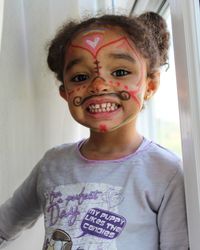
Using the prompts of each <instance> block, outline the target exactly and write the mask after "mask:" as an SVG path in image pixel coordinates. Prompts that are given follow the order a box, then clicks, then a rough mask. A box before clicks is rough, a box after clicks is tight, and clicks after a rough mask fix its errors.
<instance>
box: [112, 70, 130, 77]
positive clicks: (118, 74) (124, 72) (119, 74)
mask: <svg viewBox="0 0 200 250" xmlns="http://www.w3.org/2000/svg"><path fill="white" fill-rule="evenodd" d="M130 73H131V72H130V71H127V70H124V69H118V70H115V71H114V72H112V74H111V75H113V76H115V77H122V76H126V75H129V74H130Z"/></svg>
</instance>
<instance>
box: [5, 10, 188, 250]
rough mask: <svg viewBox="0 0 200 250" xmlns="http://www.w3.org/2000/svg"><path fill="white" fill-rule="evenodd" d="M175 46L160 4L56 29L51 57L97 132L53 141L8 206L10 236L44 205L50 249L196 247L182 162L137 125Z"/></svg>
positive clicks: (79, 115)
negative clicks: (190, 229)
mask: <svg viewBox="0 0 200 250" xmlns="http://www.w3.org/2000/svg"><path fill="white" fill-rule="evenodd" d="M168 47H169V33H168V32H167V29H166V23H165V21H164V19H163V18H162V17H161V16H159V15H157V14H155V13H152V12H147V13H144V14H143V15H141V16H139V17H127V16H117V15H104V16H100V17H96V18H91V19H87V20H84V21H82V22H80V23H75V22H69V23H67V24H65V25H64V26H63V27H62V29H61V30H60V31H59V32H58V33H57V34H56V36H55V38H54V39H53V40H52V41H51V43H50V45H49V53H48V60H47V61H48V65H49V68H50V69H51V70H52V71H53V72H54V73H55V74H56V77H57V79H58V80H59V81H60V82H61V85H60V88H59V92H60V95H61V97H62V98H64V100H65V101H66V102H67V104H68V107H69V110H70V113H71V115H72V116H73V118H74V119H75V120H76V121H77V122H78V123H80V124H82V125H83V126H86V127H88V128H89V130H90V136H89V138H87V139H84V140H81V141H80V142H77V143H71V144H64V145H61V146H58V147H55V148H53V149H51V150H49V151H48V152H47V153H46V154H45V156H44V157H43V159H42V160H41V161H40V162H39V163H38V164H37V166H36V167H35V168H34V169H33V171H32V173H31V174H30V176H29V177H28V178H27V179H26V180H25V182H24V183H23V184H22V185H21V186H20V187H19V188H18V190H17V191H16V192H15V193H14V195H13V197H12V198H11V199H10V200H8V201H7V202H6V203H5V204H3V205H2V206H1V208H0V235H1V238H2V242H6V241H9V240H10V239H12V238H13V237H14V236H15V235H16V233H17V232H19V230H22V229H23V228H25V227H27V226H28V225H29V224H30V223H33V222H34V221H35V220H37V218H38V217H39V216H40V215H41V214H42V213H43V214H44V216H45V242H44V246H43V249H55V250H61V249H65V250H67V249H73V250H78V249H84V250H89V249H90V250H97V249H98V250H117V249H118V250H122V249H126V250H133V249H136V250H156V249H162V250H187V249H189V246H188V236H187V223H186V208H185V198H184V183H183V174H182V170H181V162H180V160H179V158H177V156H175V155H174V154H173V153H172V152H170V151H168V150H167V149H165V148H163V147H161V146H159V145H157V144H155V143H154V142H152V141H149V140H147V139H146V138H144V137H143V136H142V135H141V134H140V133H139V132H138V131H137V127H136V123H137V119H138V116H139V114H140V112H141V110H142V109H143V106H144V102H145V101H147V100H148V99H150V98H151V97H152V96H153V95H154V93H155V92H156V91H157V89H158V87H159V76H160V67H161V66H163V65H164V64H166V63H167V51H168ZM66 126H67V125H66ZM55 235H56V237H55Z"/></svg>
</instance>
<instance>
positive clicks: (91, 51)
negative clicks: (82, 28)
mask: <svg viewBox="0 0 200 250" xmlns="http://www.w3.org/2000/svg"><path fill="white" fill-rule="evenodd" d="M110 34H114V36H112V35H110ZM68 51H69V52H67V53H68V54H67V56H66V58H67V59H66V61H65V69H66V70H65V72H66V73H65V75H64V79H67V77H66V76H68V75H71V78H68V79H67V80H65V81H66V86H67V88H66V89H68V91H69V93H70V95H69V97H70V98H69V106H70V111H71V112H72V113H73V114H75V115H73V117H74V118H75V119H76V118H77V121H78V122H80V123H81V124H83V125H85V126H88V127H90V128H91V129H92V130H97V131H101V132H106V131H110V130H113V129H117V128H119V127H120V126H122V125H123V124H126V123H127V122H129V121H131V120H132V119H133V118H134V117H135V116H136V114H137V113H138V112H139V111H140V109H141V107H142V103H143V94H142V93H143V89H144V75H146V74H144V73H145V66H144V65H145V64H144V60H143V59H142V58H141V56H140V54H139V53H138V51H137V50H136V49H135V47H134V45H133V44H132V42H131V41H130V40H129V39H128V38H127V37H126V36H124V35H121V33H120V36H119V35H117V33H115V32H112V31H111V30H108V29H104V30H101V32H98V31H96V30H95V31H94V30H92V31H89V32H87V33H84V34H82V35H79V36H78V38H77V39H74V40H73V41H72V44H71V46H70V48H69V50H68ZM69 65H70V66H69ZM74 79H76V80H74ZM101 86H102V87H101ZM89 90H92V91H89ZM97 90H98V91H97ZM97 100H98V101H97ZM93 103H94V104H93ZM108 104H109V105H112V104H113V105H115V109H114V110H110V109H109V108H107V107H106V108H105V109H104V108H103V107H104V105H108ZM99 106H101V108H98V107H99ZM122 111H123V112H122ZM79 113H80V114H81V115H79ZM112 113H113V115H112ZM104 114H105V115H104ZM79 117H80V119H79ZM83 117H86V118H85V121H82V119H83ZM104 120H105V122H104V123H102V121H104ZM90 123H91V124H90ZM92 124H93V125H92ZM95 124H96V125H95ZM109 124H110V125H109ZM111 124H112V125H111ZM100 125H101V126H100ZM102 125H103V126H102ZM104 125H105V126H106V131H105V126H104Z"/></svg>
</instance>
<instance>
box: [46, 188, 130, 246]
mask: <svg viewBox="0 0 200 250" xmlns="http://www.w3.org/2000/svg"><path fill="white" fill-rule="evenodd" d="M45 196H46V211H45V227H46V243H45V246H44V249H45V250H46V249H47V250H51V249H52V250H62V249H65V250H71V249H72V250H107V249H109V250H117V247H116V238H117V237H119V236H120V233H121V232H122V231H123V229H124V227H125V225H126V219H125V218H124V217H123V216H122V215H120V214H119V212H118V206H119V204H120V203H122V202H123V190H122V188H121V187H115V186H111V185H108V184H104V183H86V184H85V183H78V184H72V185H67V186H58V187H56V188H55V189H54V190H52V191H51V192H50V193H46V194H45ZM67 239H68V241H67Z"/></svg>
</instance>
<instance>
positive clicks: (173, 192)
mask: <svg viewBox="0 0 200 250" xmlns="http://www.w3.org/2000/svg"><path fill="white" fill-rule="evenodd" d="M81 143H82V142H81ZM81 143H75V144H64V145H61V146H59V147H56V148H53V149H51V150H50V151H48V152H47V153H46V154H45V156H44V157H43V159H42V160H41V161H40V162H39V163H38V164H37V166H36V167H35V168H34V169H33V171H32V173H31V174H30V175H29V177H28V178H27V179H26V180H25V181H24V183H23V184H22V185H21V186H20V187H19V188H18V189H17V190H16V191H15V193H14V195H13V197H12V198H11V199H9V200H8V201H7V202H6V203H4V204H3V205H2V206H1V207H0V236H1V237H2V238H3V239H5V241H8V240H10V239H12V238H13V237H14V236H15V235H16V234H17V233H18V232H19V231H21V230H23V229H24V228H26V227H27V226H29V225H30V224H31V223H33V222H34V221H35V220H37V218H38V217H39V216H40V215H41V214H42V213H44V218H45V242H44V246H43V249H47V250H50V249H55V250H61V249H65V250H70V249H73V250H78V249H79V250H81V249H84V250H123V249H126V250H133V249H136V250H156V249H162V250H187V249H188V236H187V225H186V212H185V199H184V185H183V175H182V171H181V167H180V160H179V159H178V158H177V157H176V156H175V155H174V154H173V153H171V152H169V151H168V150H166V149H164V148H162V147H160V146H159V145H157V144H155V143H153V142H151V141H148V140H146V139H144V140H143V143H142V144H141V145H140V147H139V148H138V150H137V151H136V152H134V153H133V154H130V155H128V156H126V157H123V158H120V159H117V160H98V161H95V160H88V159H86V158H84V157H83V156H82V155H81V153H80V150H79V148H80V146H81ZM12 244H14V243H12Z"/></svg>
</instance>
